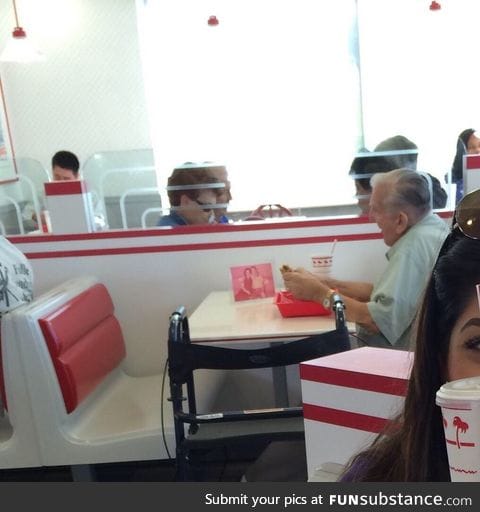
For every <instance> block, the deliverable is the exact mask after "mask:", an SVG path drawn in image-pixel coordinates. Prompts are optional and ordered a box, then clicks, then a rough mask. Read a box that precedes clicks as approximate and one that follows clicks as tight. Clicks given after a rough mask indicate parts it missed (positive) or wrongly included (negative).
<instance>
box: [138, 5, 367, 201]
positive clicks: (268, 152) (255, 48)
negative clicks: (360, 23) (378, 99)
mask: <svg viewBox="0 0 480 512" xmlns="http://www.w3.org/2000/svg"><path fill="white" fill-rule="evenodd" d="M139 7H140V9H139V12H140V16H139V18H140V19H139V23H140V30H139V33H140V37H141V51H142V58H143V63H144V76H145V88H146V95H147V105H148V109H149V115H150V123H151V133H152V137H151V138H152V141H153V145H154V153H155V161H156V165H157V170H158V172H159V175H160V176H159V183H160V186H162V184H163V186H164V184H166V180H167V177H168V175H169V174H170V173H171V171H172V170H173V168H174V167H175V166H176V165H178V164H181V163H183V162H185V161H220V162H223V163H225V164H226V165H227V168H228V170H229V176H230V180H231V182H232V192H233V201H232V203H231V209H232V210H249V209H253V208H255V207H256V206H258V205H259V204H262V203H281V204H283V205H285V206H287V207H292V208H293V207H301V206H304V207H305V206H314V205H328V204H343V203H352V202H354V199H353V195H354V187H353V183H352V180H351V179H350V178H349V177H348V170H349V168H350V162H351V160H352V155H353V153H354V152H355V151H356V149H357V148H358V147H359V145H361V129H360V93H359V91H360V87H359V76H358V66H357V60H356V55H357V53H358V52H357V47H356V41H357V39H356V8H355V1H354V0H342V1H341V2H319V1H318V0H242V1H241V2H240V1H234V0H230V1H227V0H223V1H217V2H212V1H206V0H164V1H161V2H156V1H146V2H140V3H139ZM212 15H214V16H216V17H217V19H218V21H219V24H218V25H217V26H210V25H208V23H207V21H208V18H209V17H210V16H212ZM165 204H168V202H167V203H165Z"/></svg>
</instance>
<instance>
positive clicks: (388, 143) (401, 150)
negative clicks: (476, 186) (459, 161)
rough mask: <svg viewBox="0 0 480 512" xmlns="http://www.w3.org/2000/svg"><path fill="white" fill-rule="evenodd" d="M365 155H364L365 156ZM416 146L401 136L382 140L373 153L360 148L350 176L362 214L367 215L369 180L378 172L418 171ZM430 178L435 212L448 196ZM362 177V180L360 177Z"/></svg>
mask: <svg viewBox="0 0 480 512" xmlns="http://www.w3.org/2000/svg"><path fill="white" fill-rule="evenodd" d="M364 155H365V156H364ZM417 158H418V147H417V145H416V144H415V143H414V142H412V141H411V140H409V139H408V138H407V137H405V136H404V135H395V136H394V137H389V138H388V139H385V140H383V141H382V142H380V143H379V144H377V146H376V147H375V149H374V151H373V152H371V153H370V152H369V151H368V150H367V149H365V148H362V149H361V150H360V151H359V153H358V154H357V157H356V158H354V160H353V162H352V165H351V168H350V172H349V174H350V175H351V176H352V177H353V179H354V180H355V188H356V192H357V201H358V206H359V207H360V210H361V214H362V215H367V214H368V199H369V196H370V193H371V187H370V183H369V178H370V177H371V176H373V175H374V174H377V173H379V172H388V171H393V170H394V169H401V168H406V169H411V170H413V171H416V170H417ZM425 174H427V175H428V176H429V178H430V181H431V185H432V192H433V194H432V203H433V208H434V209H439V208H445V206H446V204H447V193H446V191H445V190H444V189H443V188H442V186H441V184H440V181H439V180H438V178H436V177H435V176H432V175H431V174H429V173H425ZM362 176H364V178H362Z"/></svg>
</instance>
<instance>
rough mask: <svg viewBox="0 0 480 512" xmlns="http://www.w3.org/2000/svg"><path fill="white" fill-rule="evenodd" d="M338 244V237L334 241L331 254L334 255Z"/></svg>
mask: <svg viewBox="0 0 480 512" xmlns="http://www.w3.org/2000/svg"><path fill="white" fill-rule="evenodd" d="M336 245H337V239H336V238H335V240H334V241H333V245H332V250H331V251H330V256H333V251H334V250H335V246H336Z"/></svg>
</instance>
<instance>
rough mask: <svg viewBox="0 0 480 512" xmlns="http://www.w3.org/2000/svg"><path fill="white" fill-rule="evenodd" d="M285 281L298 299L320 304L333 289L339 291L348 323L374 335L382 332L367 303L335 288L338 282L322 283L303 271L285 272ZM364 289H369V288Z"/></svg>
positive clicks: (288, 288)
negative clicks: (354, 324)
mask: <svg viewBox="0 0 480 512" xmlns="http://www.w3.org/2000/svg"><path fill="white" fill-rule="evenodd" d="M283 280H284V282H285V287H286V288H287V290H290V291H291V292H292V293H293V295H294V296H295V297H297V298H298V299H301V300H313V301H315V302H318V303H320V304H322V303H323V301H324V299H325V298H326V297H328V296H329V295H330V293H331V289H332V288H336V289H338V291H339V293H340V295H341V297H342V300H343V302H344V304H345V317H346V319H347V321H349V322H355V323H357V324H359V325H361V326H362V327H364V328H365V329H367V330H368V331H370V332H372V333H377V332H380V331H379V329H378V327H377V325H376V324H375V322H374V321H373V318H372V316H371V315H370V312H369V310H368V306H367V301H361V300H357V299H355V298H353V297H351V296H349V295H348V294H346V293H345V292H344V291H342V289H341V288H340V287H336V286H335V283H336V280H333V279H328V280H326V281H321V280H319V279H318V278H317V277H316V276H314V275H313V274H311V273H310V272H306V271H302V270H300V271H292V272H284V273H283ZM365 284H366V283H365ZM364 289H367V287H365V288H364ZM368 298H370V296H368ZM368 298H367V300H368Z"/></svg>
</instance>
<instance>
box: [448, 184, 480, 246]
mask: <svg viewBox="0 0 480 512" xmlns="http://www.w3.org/2000/svg"><path fill="white" fill-rule="evenodd" d="M455 228H458V229H459V230H460V231H461V232H462V234H464V235H465V236H467V237H468V238H473V239H474V240H480V189H477V190H474V191H473V192H470V193H469V194H467V195H466V196H464V197H463V198H462V200H461V201H460V202H459V203H458V205H457V207H456V208H455V214H454V216H453V221H452V231H454V230H455Z"/></svg>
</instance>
